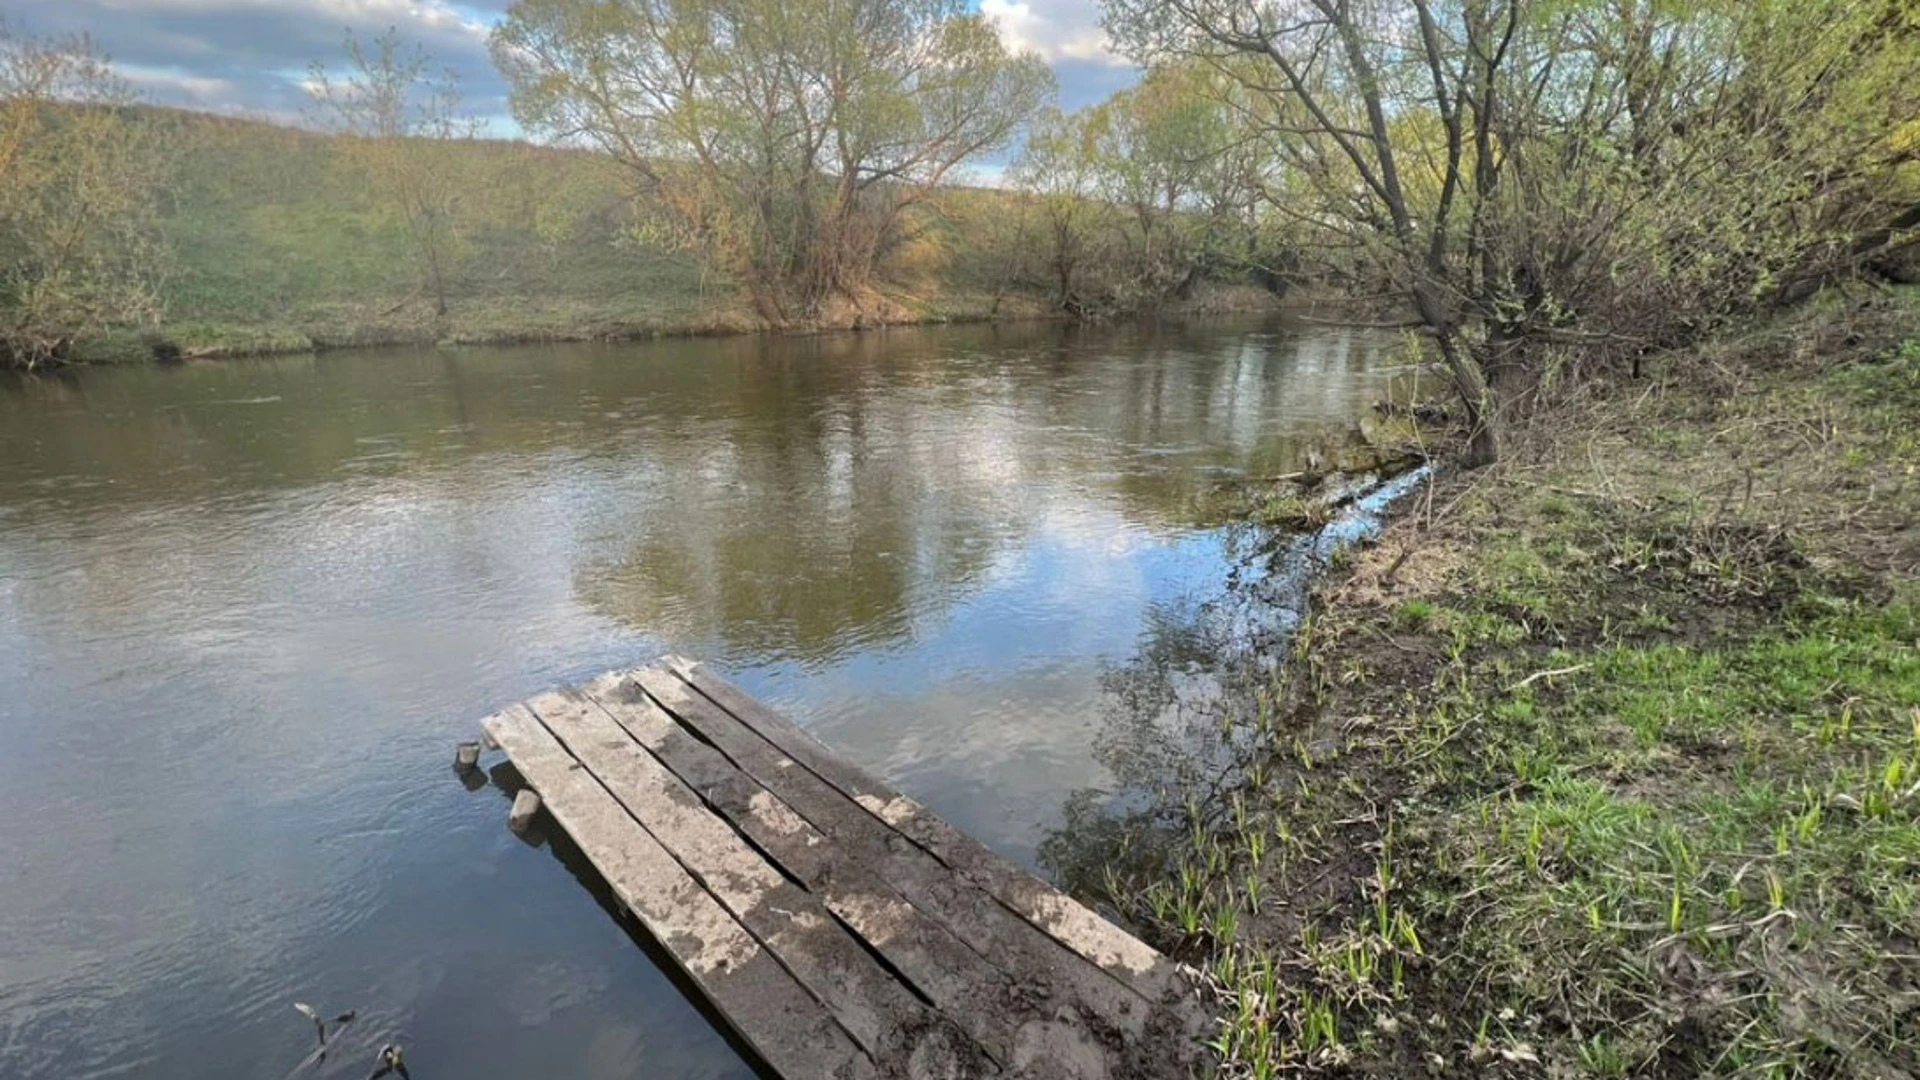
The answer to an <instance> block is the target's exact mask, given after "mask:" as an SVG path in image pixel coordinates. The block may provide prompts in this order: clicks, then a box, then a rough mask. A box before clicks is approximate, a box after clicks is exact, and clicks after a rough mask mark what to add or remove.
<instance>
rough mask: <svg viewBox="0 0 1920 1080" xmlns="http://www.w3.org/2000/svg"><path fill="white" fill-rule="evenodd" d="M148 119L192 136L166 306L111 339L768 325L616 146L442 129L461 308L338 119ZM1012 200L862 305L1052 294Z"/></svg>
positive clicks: (191, 344)
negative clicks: (610, 149) (678, 237)
mask: <svg viewBox="0 0 1920 1080" xmlns="http://www.w3.org/2000/svg"><path fill="white" fill-rule="evenodd" d="M146 120H147V122H149V123H152V124H154V125H156V126H158V127H160V128H162V129H163V130H164V133H165V142H166V143H167V145H169V146H171V147H174V148H175V150H176V154H175V164H174V167H175V178H174V182H173V183H172V184H171V185H170V186H169V188H168V192H167V198H166V201H165V205H164V207H163V220H162V228H163V231H164V234H165V239H166V240H167V243H168V247H169V249H170V252H171V255H170V270H169V272H168V274H167V276H166V278H165V281H164V283H163V287H162V293H163V299H164V306H165V316H164V322H163V325H162V326H161V328H160V329H159V331H158V332H157V334H149V335H147V336H146V337H145V338H144V339H143V341H142V342H141V343H139V344H135V343H134V342H132V341H131V340H123V341H121V342H119V343H117V344H116V345H113V346H112V347H110V348H102V349H99V350H97V351H99V352H101V353H102V354H103V356H102V357H101V358H112V357H114V356H115V355H124V356H128V357H131V356H134V355H145V354H146V353H148V352H150V351H151V347H152V345H153V344H154V343H155V342H156V341H158V342H163V343H165V344H166V345H169V346H174V347H178V348H179V349H180V350H181V351H183V352H185V353H187V354H189V355H229V354H243V353H250V352H264V351H281V350H295V349H306V348H315V347H322V348H324V347H336V346H344V345H360V344H377V343H402V342H429V343H430V342H445V341H452V342H482V341H515V340H545V339H585V338H615V337H633V336H646V335H651V334H665V333H701V332H728V331H744V330H752V329H757V328H758V326H757V323H756V322H755V320H754V319H753V317H752V314H751V312H750V311H749V310H748V308H747V307H746V306H745V305H743V304H742V303H741V301H740V299H739V297H738V296H737V294H736V290H735V289H734V288H733V285H732V283H731V282H729V281H727V280H726V279H725V278H724V276H722V275H718V274H715V273H713V272H712V271H708V272H705V273H703V271H702V268H701V266H700V265H699V264H698V263H697V262H696V261H695V260H694V259H693V258H691V257H690V256H688V255H685V254H682V253H679V252H676V251H672V250H669V249H667V248H665V247H662V246H660V245H657V244H649V243H647V242H645V241H643V240H642V239H639V238H637V237H636V236H635V230H633V229H632V228H630V227H629V225H630V210H629V207H630V201H629V198H628V194H627V191H626V189H625V187H624V178H623V177H622V175H621V174H620V172H619V171H618V167H617V166H615V165H614V164H612V163H611V162H609V161H608V160H606V159H605V158H603V157H600V156H598V155H595V154H592V153H588V152H585V151H579V150H560V149H552V148H547V147H539V146H533V145H530V144H527V143H519V142H506V141H496V140H473V141H466V142H459V143H447V144H441V145H440V146H439V147H438V152H440V153H443V154H444V155H446V157H445V160H444V161H443V162H442V165H443V166H444V167H445V168H446V169H447V170H448V171H449V172H450V173H451V174H452V175H453V177H454V178H455V182H456V186H457V188H458V189H459V190H460V191H461V192H462V194H461V196H460V198H459V201H458V205H457V209H456V219H457V227H456V231H457V234H458V240H457V243H456V252H455V262H456V266H455V271H454V273H453V274H452V275H451V278H452V289H451V295H450V297H449V309H448V312H447V314H446V316H445V317H441V316H439V315H438V314H437V312H436V311H435V306H434V304H433V302H432V299H431V298H430V297H428V296H427V295H425V293H424V292H423V291H422V289H421V287H420V283H421V274H420V272H419V271H418V269H417V264H416V262H415V260H414V258H413V253H412V248H411V246H410V243H409V239H408V236H407V233H406V231H405V229H404V227H403V226H402V224H401V222H400V221H399V220H398V219H397V217H396V215H395V214H394V213H393V211H392V208H390V207H387V206H383V205H381V204H380V201H379V200H378V199H377V198H376V197H375V196H374V195H373V194H372V192H371V185H370V184H369V182H368V179H367V177H366V176H365V175H364V174H362V173H361V172H360V171H359V169H358V168H357V167H356V166H355V164H354V163H353V162H352V161H351V160H350V159H349V158H348V157H347V156H346V155H344V154H342V153H340V152H339V148H338V146H337V145H336V143H335V140H334V138H333V137H331V136H328V135H325V134H320V133H316V132H312V131H306V130H301V129H297V128H290V127H282V126H277V125H273V124H268V123H263V122H259V121H252V120H238V119H231V118H225V117H217V116H211V115H207V114H201V113H191V112H181V111H176V110H165V109H151V110H147V111H146ZM1007 199H1008V196H1007V195H1006V194H1004V193H1002V192H998V191H992V190H983V189H955V190H953V191H950V192H946V193H944V194H943V196H942V198H941V205H940V206H939V207H938V209H937V211H936V212H934V213H930V214H929V215H928V216H927V219H926V220H925V221H924V222H923V223H922V228H921V230H920V234H919V235H918V236H917V237H916V238H915V239H913V240H912V241H911V242H910V243H908V244H907V245H906V246H905V247H904V248H903V250H902V251H901V252H900V253H898V255H896V257H895V258H894V259H893V260H892V263H891V264H890V266H889V267H888V272H887V280H886V282H885V283H884V284H883V285H882V286H881V287H880V290H879V293H880V295H879V296H878V297H876V299H877V301H878V304H877V309H878V314H877V316H876V312H875V311H873V310H869V311H867V312H863V313H858V317H857V319H856V317H855V316H854V315H852V314H845V313H843V317H842V321H846V322H849V323H852V322H856V321H868V322H870V321H875V320H876V318H878V319H880V320H884V321H914V320H920V321H932V320H943V319H968V318H987V317H992V316H995V315H1017V314H1037V313H1039V312H1040V311H1041V310H1042V309H1043V306H1044V304H1043V301H1042V298H1041V297H1039V296H1037V295H1026V296H1020V295H1013V296H1008V295H1004V291H1005V288H1006V286H1005V281H1006V279H1007V274H1006V273H1005V272H1004V270H1005V267H1004V265H1003V263H1004V260H1002V259H1000V258H999V257H998V256H996V255H995V252H996V251H998V250H1002V247H1001V246H1000V245H1001V244H1004V242H1005V237H1004V236H1002V234H1003V233H1005V232H1006V225H1005V222H1006V221H1007V220H1008V218H1009V217H1010V216H1011V215H1009V214H1008V212H1007V211H1008V207H1007V205H1006V204H1007ZM996 238H999V239H998V240H996ZM872 306H876V305H870V307H872Z"/></svg>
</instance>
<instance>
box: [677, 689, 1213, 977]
mask: <svg viewBox="0 0 1920 1080" xmlns="http://www.w3.org/2000/svg"><path fill="white" fill-rule="evenodd" d="M666 664H667V667H668V668H669V669H670V670H671V671H672V672H673V673H674V674H675V675H678V676H679V677H680V678H681V679H682V680H683V681H684V682H686V683H687V684H688V685H689V686H691V687H692V688H693V689H695V690H697V691H699V692H700V693H701V694H703V695H704V696H706V697H707V698H708V699H710V700H711V701H713V702H714V703H715V704H717V705H719V706H720V707H722V708H724V709H725V710H726V711H728V712H729V713H731V714H733V715H734V716H735V717H736V718H738V719H739V720H740V721H741V723H743V724H745V725H747V726H748V727H749V728H751V729H753V731H755V732H756V733H758V734H759V735H760V736H761V737H762V738H765V739H766V740H767V741H768V742H770V743H772V744H773V745H774V746H776V747H778V748H779V749H780V751H781V752H782V753H785V754H786V755H787V756H789V757H791V758H792V759H794V760H795V761H797V762H799V763H800V764H801V765H804V766H805V767H806V768H807V769H808V770H810V771H811V772H813V773H814V774H815V775H816V776H819V777H820V778H821V779H822V780H825V781H826V782H827V783H828V784H830V785H832V786H833V787H834V788H836V789H838V790H839V791H841V792H842V793H843V794H845V795H846V796H847V798H849V799H852V800H853V801H854V802H856V803H858V804H859V805H860V806H862V807H863V808H865V809H866V810H867V811H868V812H869V813H871V814H873V815H874V816H875V817H877V818H879V819H880V820H881V821H884V822H886V823H887V824H888V825H889V826H891V827H892V828H894V829H896V830H898V831H899V832H900V833H901V834H902V835H904V836H906V837H907V838H909V839H911V840H913V841H914V842H915V843H917V844H919V845H920V846H921V847H923V848H925V849H926V850H927V851H928V852H930V853H931V854H932V855H933V856H934V857H935V858H937V859H939V860H940V861H941V862H942V863H944V864H946V865H947V866H948V867H950V868H952V869H953V870H954V871H955V872H956V873H958V874H961V875H962V876H964V877H966V878H968V879H969V880H971V881H973V882H975V883H976V884H978V885H980V886H981V887H982V888H984V889H986V890H987V891H988V892H989V893H991V894H992V895H993V896H994V897H995V898H997V899H998V900H999V901H1000V902H1001V903H1003V904H1005V905H1007V906H1008V907H1009V908H1011V909H1012V910H1014V911H1015V912H1018V913H1019V914H1020V915H1021V916H1022V917H1023V918H1025V919H1026V920H1027V921H1029V922H1031V923H1032V924H1033V925H1034V926H1036V927H1038V928H1040V929H1041V930H1042V931H1044V932H1045V933H1046V934H1047V935H1048V936H1050V937H1052V938H1053V939H1054V940H1056V941H1058V942H1060V943H1061V944H1062V945H1065V946H1066V947H1067V948H1069V949H1071V950H1073V951H1074V952H1076V953H1078V954H1079V955H1081V956H1083V957H1085V958H1086V959H1087V960H1089V961H1091V962H1093V963H1094V964H1096V965H1098V966H1099V967H1100V969H1101V970H1103V971H1106V972H1108V973H1109V974H1111V975H1113V976H1114V977H1116V978H1118V979H1121V980H1122V981H1124V982H1126V983H1127V984H1128V985H1130V986H1132V987H1133V988H1134V989H1135V990H1137V991H1138V992H1139V993H1140V994H1141V995H1143V996H1144V997H1146V998H1148V999H1149V1000H1161V999H1164V998H1167V997H1169V996H1170V995H1171V996H1178V995H1180V994H1182V993H1184V991H1185V987H1184V985H1183V982H1182V980H1181V979H1180V977H1179V974H1178V972H1176V971H1175V970H1174V968H1173V965H1172V963H1171V962H1170V961H1168V960H1167V959H1166V958H1165V957H1163V956H1161V955H1160V954H1159V953H1158V952H1155V951H1154V950H1153V949H1152V948H1150V947H1149V946H1148V945H1147V944H1146V943H1145V942H1142V941H1140V940H1139V939H1138V938H1135V937H1133V936H1132V935H1130V934H1128V933H1126V932H1125V931H1123V930H1121V929H1120V928H1119V927H1117V926H1114V925H1113V924H1112V923H1110V922H1108V921H1107V920H1105V919H1103V918H1101V917H1100V916H1099V915H1096V914H1094V913H1093V912H1092V911H1090V910H1088V909H1087V908H1086V907H1085V906H1084V905H1082V904H1080V903H1079V902H1078V901H1076V900H1074V899H1073V898H1072V897H1069V896H1067V895H1066V894H1064V893H1062V892H1060V891H1059V890H1058V889H1055V888H1054V887H1052V886H1051V885H1048V884H1046V883H1045V882H1043V881H1040V880H1039V879H1038V878H1035V877H1034V876H1033V875H1031V874H1028V873H1026V872H1025V871H1022V870H1021V869H1019V868H1018V867H1016V866H1014V865H1013V864H1012V863H1010V862H1008V861H1007V860H1006V859H1004V858H1002V857H1001V856H999V855H997V854H995V853H994V852H992V851H991V850H989V849H988V848H987V847H986V846H985V845H983V844H981V843H980V842H979V841H978V840H975V839H974V838H972V837H970V836H968V835H967V834H965V833H963V832H961V831H960V830H958V829H956V828H954V827H953V826H952V825H949V824H948V823H947V822H946V821H944V820H943V819H941V818H940V817H939V816H937V815H935V814H933V813H931V812H930V811H928V810H927V809H926V808H925V807H923V806H921V805H920V804H919V803H917V802H915V801H914V800H912V799H910V798H908V797H907V796H906V795H903V794H901V793H900V792H899V791H897V790H895V789H894V788H893V787H892V786H891V785H889V784H887V783H886V782H885V781H883V780H880V779H878V778H877V777H874V776H873V775H872V774H870V773H868V772H866V771H865V770H864V769H861V768H859V767H857V766H855V765H853V764H852V763H851V762H849V761H847V760H846V759H845V758H843V757H841V756H839V755H838V754H835V753H834V752H833V751H832V750H830V749H828V748H827V747H826V746H825V745H824V744H822V743H821V742H820V741H819V740H818V739H815V738H814V737H813V736H812V735H811V734H809V733H808V732H807V731H806V730H805V729H804V728H801V727H800V726H799V725H798V724H795V723H794V722H793V721H792V720H789V719H788V718H786V717H784V716H782V715H780V714H779V713H777V712H774V711H773V710H772V709H769V708H767V707H766V706H765V705H762V704H761V703H760V702H758V701H756V700H755V699H754V698H752V697H750V696H749V695H748V694H746V693H745V692H744V691H742V690H740V689H739V688H738V687H736V686H734V685H733V684H732V683H730V682H728V681H727V680H725V679H723V678H721V677H719V676H718V675H715V674H714V673H713V672H712V671H710V670H708V669H707V668H706V666H705V665H702V664H699V663H697V662H694V661H690V660H687V659H685V658H684V657H668V658H667V660H666Z"/></svg>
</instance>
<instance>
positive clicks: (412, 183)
mask: <svg viewBox="0 0 1920 1080" xmlns="http://www.w3.org/2000/svg"><path fill="white" fill-rule="evenodd" d="M346 52H347V63H348V67H347V71H346V72H345V73H344V74H343V75H341V76H340V77H339V78H337V79H336V78H334V77H333V76H330V75H329V74H328V73H327V70H326V67H325V65H323V64H320V63H318V62H316V63H314V64H313V65H312V67H311V68H309V73H308V83H307V85H308V90H309V92H310V93H311V94H312V96H313V100H314V106H315V109H316V111H317V114H318V116H319V118H320V120H321V121H322V122H323V123H325V124H326V125H327V126H328V127H330V128H332V129H333V130H335V131H336V132H338V133H339V134H340V136H341V142H340V146H341V150H342V152H343V153H344V154H345V155H346V156H347V157H348V159H349V160H351V161H352V162H353V163H354V164H356V165H358V166H359V167H360V168H361V169H362V170H363V171H364V172H365V173H366V175H367V177H368V179H370V180H371V181H372V182H373V186H374V191H375V194H376V196H377V198H378V199H379V201H380V203H381V204H382V205H383V206H385V207H386V208H387V209H388V210H389V211H390V212H391V213H392V214H393V215H394V216H396V217H398V218H399V220H400V222H401V224H402V226H403V227H404V228H405V230H406V233H407V236H408V238H409V239H410V240H411V241H412V246H413V249H414V254H415V258H416V259H417V260H418V262H419V270H420V275H421V288H422V289H423V290H425V291H428V292H431V293H432V295H433V299H434V310H435V311H436V313H437V314H439V315H442V316H444V315H446V313H447V293H448V286H449V282H450V279H451V278H452V277H453V276H454V274H455V272H456V270H457V263H458V256H459V240H460V235H459V229H458V217H457V213H458V210H459V206H460V201H461V199H462V197H463V194H464V193H463V191H462V188H461V185H460V182H459V178H458V173H457V170H456V169H455V167H454V165H455V163H454V161H453V158H452V154H451V153H450V147H449V146H448V145H447V144H448V143H450V142H453V141H455V140H465V139H472V138H473V137H474V135H475V133H476V132H477V131H478V126H479V125H478V123H477V122H476V121H475V120H474V119H473V118H471V117H469V116H467V115H465V114H464V113H463V112H462V110H461V104H460V84H459V80H458V78H457V77H456V76H455V75H454V73H453V71H452V70H451V69H449V70H446V71H441V72H435V71H434V70H432V68H431V67H430V66H429V65H430V59H429V57H428V56H427V54H426V51H425V50H424V49H421V48H419V47H414V48H411V49H410V48H408V47H407V45H406V43H405V42H404V41H403V40H402V39H401V37H400V35H399V33H398V32H397V31H395V30H388V31H387V32H386V33H384V34H382V35H380V36H379V37H377V38H375V39H374V40H373V42H372V47H371V48H370V49H369V48H366V47H363V46H362V45H361V44H360V41H359V39H358V38H356V37H355V36H354V35H353V34H352V33H349V34H348V35H347V40H346Z"/></svg>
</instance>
